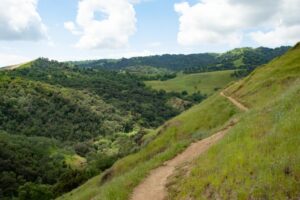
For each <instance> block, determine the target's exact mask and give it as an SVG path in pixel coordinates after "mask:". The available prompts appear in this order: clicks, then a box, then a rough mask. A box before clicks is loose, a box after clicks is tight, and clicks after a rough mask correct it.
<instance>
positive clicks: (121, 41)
mask: <svg viewBox="0 0 300 200" xmlns="http://www.w3.org/2000/svg"><path fill="white" fill-rule="evenodd" d="M99 12H100V13H101V14H105V18H104V19H96V17H95V16H96V13H99ZM136 21H137V20H136V17H135V10H134V8H133V4H132V2H131V1H129V0H110V1H107V0H81V1H80V2H79V5H78V13H77V18H76V25H75V23H73V22H66V23H65V28H66V29H68V30H69V31H71V32H72V33H73V34H75V35H76V34H79V35H80V36H81V37H80V40H79V42H78V43H77V45H76V46H77V47H80V48H87V49H93V48H94V49H95V48H119V47H124V46H126V45H127V44H128V40H129V37H130V36H131V35H133V34H134V33H135V31H136Z"/></svg>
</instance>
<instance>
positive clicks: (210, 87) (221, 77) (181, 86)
mask: <svg viewBox="0 0 300 200" xmlns="http://www.w3.org/2000/svg"><path fill="white" fill-rule="evenodd" d="M232 73H233V71H231V70H227V71H216V72H206V73H197V74H180V75H178V77H176V78H174V79H170V80H167V81H146V85H148V86H150V87H152V88H154V89H156V90H160V89H163V90H165V91H167V92H171V91H175V92H182V91H184V90H185V91H187V92H188V93H189V94H192V93H195V92H198V91H199V92H201V93H203V94H208V95H210V94H212V93H213V92H214V90H215V88H224V87H225V86H226V85H227V84H228V83H230V82H231V81H235V80H236V78H234V77H231V76H230V75H231V74H232Z"/></svg>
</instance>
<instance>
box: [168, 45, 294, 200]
mask: <svg viewBox="0 0 300 200" xmlns="http://www.w3.org/2000/svg"><path fill="white" fill-rule="evenodd" d="M299 83H300V45H299V44H298V45H297V46H296V47H294V48H293V49H292V50H290V51H289V52H288V53H287V54H286V55H284V56H282V57H280V58H278V59H275V60H273V61H272V62H271V63H269V64H268V65H266V66H263V67H260V68H259V69H257V70H256V71H254V72H253V73H252V74H251V75H250V76H249V77H247V78H245V79H244V80H241V81H240V82H238V83H236V84H234V85H233V86H231V87H230V88H228V89H227V94H229V95H231V96H233V97H235V98H238V99H239V100H240V101H241V102H243V103H244V104H246V105H248V106H249V107H250V108H251V111H250V112H249V113H247V114H245V115H244V116H242V118H241V121H240V123H239V124H238V125H237V126H236V127H235V128H234V129H232V131H230V133H229V134H228V135H227V137H226V138H224V140H223V141H221V142H220V143H219V144H218V145H216V146H214V147H213V148H212V149H210V150H209V151H208V152H207V154H205V155H203V156H201V157H200V158H199V159H197V160H196V161H195V162H194V164H193V166H192V170H191V173H190V174H189V175H188V176H179V177H178V178H176V179H175V180H173V183H172V185H171V186H170V190H169V192H170V196H169V198H170V199H187V198H192V199H217V198H220V199H297V198H299V196H300V190H299V188H300V182H299V177H300V167H299V163H300V159H299V158H300V147H299V142H300V135H299V132H300V112H299V110H300V104H299V98H300V84H299Z"/></svg>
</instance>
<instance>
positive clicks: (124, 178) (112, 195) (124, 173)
mask: <svg viewBox="0 0 300 200" xmlns="http://www.w3.org/2000/svg"><path fill="white" fill-rule="evenodd" d="M220 109H222V110H223V112H221V113H220V112H219V110H220ZM238 112H239V111H238V110H237V108H235V107H234V106H233V105H232V104H231V103H230V102H228V101H227V100H226V99H225V98H223V97H221V96H219V95H213V96H212V97H210V98H209V100H206V101H204V102H203V103H201V104H199V105H197V106H194V107H193V108H191V109H190V110H188V111H186V112H184V113H182V114H181V115H179V116H177V117H176V118H174V119H172V120H170V121H169V122H167V123H166V124H165V125H164V126H163V127H161V128H160V129H159V130H158V132H157V137H156V139H155V140H153V141H152V142H150V143H149V144H148V145H147V146H145V148H143V149H142V150H141V151H140V152H138V153H136V154H133V155H130V156H128V157H125V158H124V159H122V160H120V161H118V162H117V163H116V164H115V165H114V166H113V167H112V169H111V170H110V172H109V174H110V175H111V176H112V179H111V180H110V181H108V182H106V183H104V184H102V185H101V184H100V182H101V178H102V177H101V176H102V175H100V176H97V177H95V178H93V179H91V180H90V181H89V182H87V183H86V184H84V185H82V186H81V187H79V188H78V189H76V190H74V191H72V192H71V193H68V194H66V195H64V196H62V197H61V198H59V199H61V200H68V199H72V200H88V199H101V200H114V199H118V200H125V199H128V197H129V195H130V194H131V192H132V190H133V189H134V187H135V186H136V185H138V184H139V183H140V182H141V181H142V180H143V179H144V178H145V177H146V176H147V174H148V173H149V171H150V170H151V169H153V168H155V167H157V166H160V165H161V164H162V163H163V162H164V161H166V160H169V159H170V158H172V157H174V156H175V155H176V154H177V153H179V152H181V151H182V150H184V148H185V147H186V146H187V145H188V144H189V143H191V142H192V141H193V140H198V139H201V138H205V137H207V136H209V135H211V134H212V133H214V132H215V131H216V130H217V129H220V128H221V127H222V126H224V124H225V123H226V122H227V121H228V120H229V119H230V118H232V117H233V116H234V115H235V114H237V113H238ZM215 113H219V114H218V115H216V114H215Z"/></svg>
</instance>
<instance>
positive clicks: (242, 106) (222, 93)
mask: <svg viewBox="0 0 300 200" xmlns="http://www.w3.org/2000/svg"><path fill="white" fill-rule="evenodd" d="M220 95H221V96H223V97H225V98H227V99H228V100H229V101H231V103H233V104H234V105H235V106H236V107H238V108H239V109H241V110H242V111H248V110H249V108H247V107H246V106H244V105H243V104H241V103H240V102H239V101H238V100H236V99H234V98H232V97H230V96H226V95H225V94H224V92H221V93H220Z"/></svg>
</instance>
